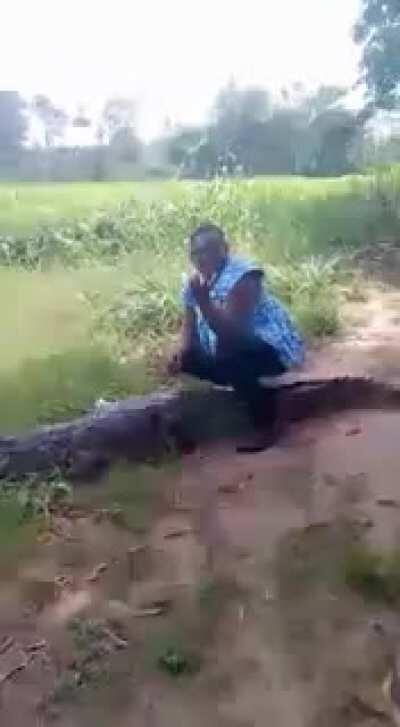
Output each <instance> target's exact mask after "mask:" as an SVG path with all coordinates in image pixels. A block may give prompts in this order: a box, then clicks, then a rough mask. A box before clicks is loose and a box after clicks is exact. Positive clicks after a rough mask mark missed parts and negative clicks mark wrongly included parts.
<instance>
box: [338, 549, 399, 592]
mask: <svg viewBox="0 0 400 727" xmlns="http://www.w3.org/2000/svg"><path fill="white" fill-rule="evenodd" d="M343 571H344V580H345V583H346V585H347V586H349V587H350V588H352V589H354V590H356V591H358V592H359V593H360V594H361V595H362V596H364V598H366V599H368V600H371V601H383V602H385V603H394V602H396V601H398V600H399V598H400V551H393V552H390V553H377V552H376V551H373V550H372V549H371V548H370V547H368V546H367V545H363V544H357V545H355V546H353V547H352V548H350V549H349V551H348V553H347V554H346V557H345V560H344V565H343Z"/></svg>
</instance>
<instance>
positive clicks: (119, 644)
mask: <svg viewBox="0 0 400 727" xmlns="http://www.w3.org/2000/svg"><path fill="white" fill-rule="evenodd" d="M103 633H104V636H107V638H109V639H110V641H111V642H112V643H113V645H114V646H115V647H116V648H117V649H126V648H127V647H128V645H129V642H128V641H127V640H126V639H122V638H121V637H120V636H117V634H116V633H114V631H111V629H109V628H107V627H104V630H103Z"/></svg>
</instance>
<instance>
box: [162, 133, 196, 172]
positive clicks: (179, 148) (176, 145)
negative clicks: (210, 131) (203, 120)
mask: <svg viewBox="0 0 400 727" xmlns="http://www.w3.org/2000/svg"><path fill="white" fill-rule="evenodd" d="M203 137H204V128H202V127H201V126H179V127H177V128H175V129H171V130H170V131H169V134H168V161H170V162H171V164H174V165H175V166H177V167H180V166H181V165H182V164H185V161H186V160H187V159H188V157H190V155H191V154H192V153H193V151H194V150H195V149H196V148H197V146H198V144H199V143H200V142H201V141H202V139H203Z"/></svg>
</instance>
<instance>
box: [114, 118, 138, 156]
mask: <svg viewBox="0 0 400 727" xmlns="http://www.w3.org/2000/svg"><path fill="white" fill-rule="evenodd" d="M141 148H142V145H141V143H140V140H139V139H138V137H137V136H136V134H135V132H134V130H133V129H131V128H130V127H129V126H121V127H120V128H119V129H117V130H116V131H115V132H114V134H113V136H112V139H111V141H110V149H112V150H113V151H114V152H115V153H116V156H117V157H118V158H119V159H121V160H122V161H126V162H137V161H138V159H139V157H140V153H141Z"/></svg>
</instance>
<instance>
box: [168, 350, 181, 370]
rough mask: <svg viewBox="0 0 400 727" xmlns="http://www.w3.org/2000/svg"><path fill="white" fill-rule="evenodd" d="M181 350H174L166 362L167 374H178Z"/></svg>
mask: <svg viewBox="0 0 400 727" xmlns="http://www.w3.org/2000/svg"><path fill="white" fill-rule="evenodd" d="M182 356H183V350H182V349H178V350H177V351H174V353H173V354H172V356H171V357H170V359H169V360H168V363H167V373H168V375H169V376H178V374H180V373H181V371H182Z"/></svg>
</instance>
